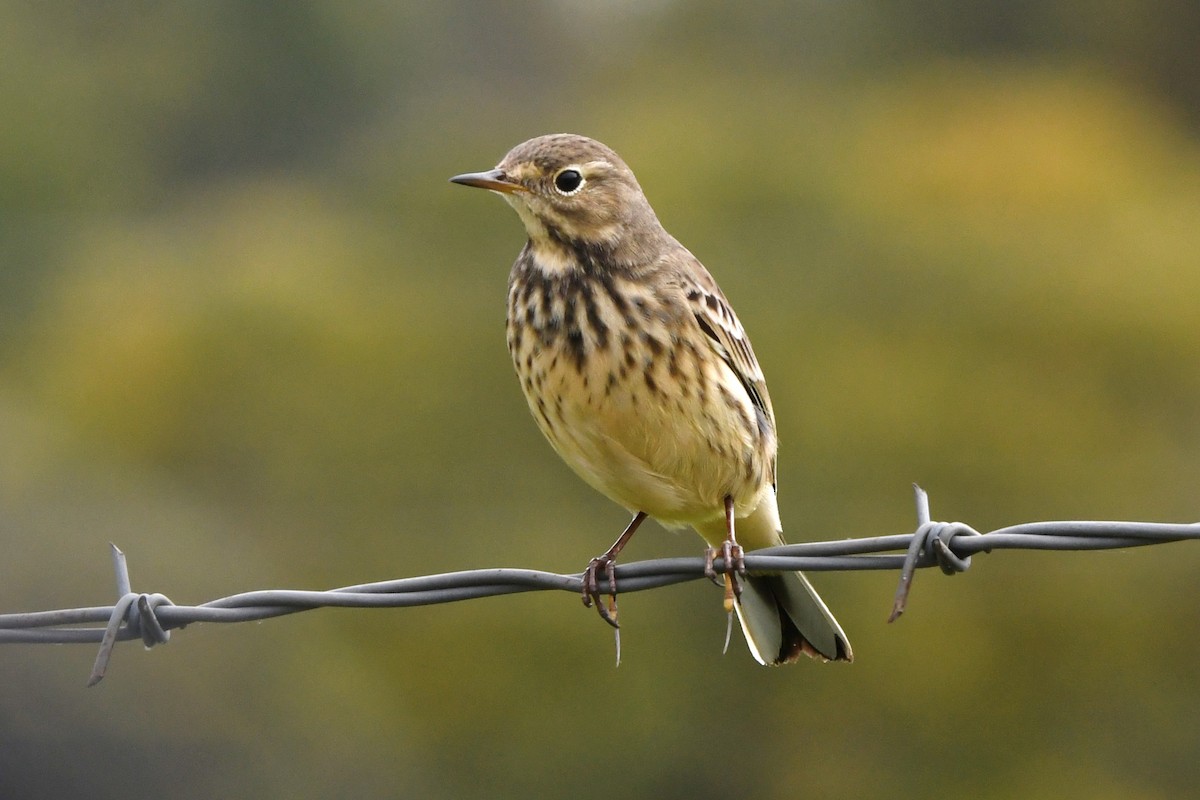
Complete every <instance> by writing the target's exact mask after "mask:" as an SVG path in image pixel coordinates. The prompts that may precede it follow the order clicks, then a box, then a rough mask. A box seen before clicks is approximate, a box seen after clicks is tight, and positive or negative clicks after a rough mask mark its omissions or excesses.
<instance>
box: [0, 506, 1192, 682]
mask: <svg viewBox="0 0 1200 800" xmlns="http://www.w3.org/2000/svg"><path fill="white" fill-rule="evenodd" d="M913 489H914V491H915V493H916V502H917V529H916V530H915V531H914V532H913V533H904V534H895V535H891V536H872V537H866V538H860V539H843V540H838V541H827V542H809V543H805V544H789V545H782V546H779V547H768V548H764V549H762V550H755V551H753V552H749V553H746V554H745V565H746V569H747V570H748V571H752V572H785V571H791V570H808V571H811V572H822V571H824V572H830V571H845V570H890V569H899V570H900V582H899V586H898V587H897V589H896V595H895V598H894V600H893V602H892V610H891V614H890V616H889V617H888V622H893V621H895V620H896V619H897V618H898V617H899V616H900V615H901V614H903V613H904V609H905V606H906V603H907V599H908V594H909V591H910V590H911V588H912V582H913V577H914V575H915V573H916V570H918V569H923V568H927V567H934V566H936V567H939V568H941V570H942V572H944V573H946V574H948V575H951V574H955V573H958V572H964V571H966V570H967V569H968V568H969V567H970V566H971V557H972V556H973V555H975V554H977V553H988V552H991V551H993V550H1108V549H1116V548H1125V547H1141V546H1145V545H1153V544H1165V543H1167V542H1177V541H1182V540H1187V539H1200V522H1193V523H1169V522H1090V521H1061V522H1029V523H1024V524H1020V525H1010V526H1007V527H1004V528H998V529H996V530H993V531H990V532H988V533H980V532H979V531H977V530H975V529H974V528H972V527H971V526H969V525H966V524H964V523H961V522H936V521H933V520H932V519H931V518H930V514H929V497H928V495H927V494H926V493H925V492H924V491H923V490H922V489H921V488H920V487H918V486H915V485H914V487H913ZM111 547H112V558H113V567H114V570H115V572H116V578H117V594H118V596H119V599H118V600H117V602H116V603H115V604H114V605H111V606H93V607H89V608H70V609H57V610H53V611H31V612H24V613H15V614H0V644H72V643H93V644H94V643H96V642H99V643H100V649H99V652H98V653H97V656H96V662H95V665H94V666H93V669H92V673H91V676H90V677H89V679H88V686H94V685H95V684H97V683H99V682H100V680H101V679H102V678H103V677H104V675H105V672H106V671H107V668H108V663H109V659H110V658H111V655H112V651H113V648H114V646H115V645H116V643H117V642H118V641H123V640H128V639H139V638H140V639H141V640H142V642H143V643H144V644H145V645H146V646H147V647H152V646H154V645H156V644H164V643H166V642H167V641H168V640H169V639H170V637H171V631H172V630H174V629H179V628H183V627H185V626H187V625H190V624H193V623H197V622H249V621H252V620H262V619H268V618H271V617H280V616H284V615H286V614H295V613H298V612H300V611H310V610H312V609H316V608H333V607H338V608H347V607H352V608H407V607H410V606H421V605H434V604H438V603H453V602H458V601H461V600H471V599H475V598H478V597H494V596H497V595H503V594H513V593H516V592H531V591H545V590H549V589H558V590H562V591H568V592H573V593H575V594H579V593H580V591H581V579H582V575H581V573H573V574H566V575H562V574H558V573H554V572H543V571H540V570H533V569H508V568H496V569H474V570H466V571H462V572H447V573H443V574H440V575H425V576H419V577H412V578H399V579H396V580H388V581H379V582H375V583H363V584H358V585H355V586H344V587H341V588H338V589H329V590H325V591H308V590H296V589H262V590H256V591H249V592H242V593H239V594H235V595H230V596H229V597H222V598H220V599H217V600H211V601H209V602H207V603H201V604H200V605H196V606H183V605H176V604H174V603H173V602H171V600H170V599H169V598H168V597H167V596H166V595H163V594H158V593H153V594H150V593H143V592H134V591H133V589H132V584H131V582H130V578H129V569H128V565H127V563H126V559H125V554H124V553H122V552H121V550H120V549H119V548H118V547H117V546H116V545H115V544H114V545H111ZM892 551H903V553H896V552H892ZM713 565H714V567H715V568H716V570H717V571H718V572H720V571H723V570H724V568H725V564H724V562H723V561H722V559H720V558H717V559H716V560H715V561H714V563H713ZM615 571H616V576H617V579H618V584H619V589H620V591H621V593H623V594H624V593H627V592H640V591H645V590H647V589H655V588H659V587H662V586H669V585H672V584H676V583H683V582H685V581H691V580H696V579H698V578H702V577H704V576H705V559H704V558H703V557H702V556H696V557H694V558H660V559H653V560H649V561H638V562H632V563H628V564H620V565H618V566H617V567H616V568H615ZM602 585H603V584H602ZM97 622H104V623H106V624H105V627H103V628H93V627H76V626H79V625H87V624H89V623H97Z"/></svg>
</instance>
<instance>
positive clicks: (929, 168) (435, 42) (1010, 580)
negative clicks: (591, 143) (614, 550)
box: [0, 0, 1200, 800]
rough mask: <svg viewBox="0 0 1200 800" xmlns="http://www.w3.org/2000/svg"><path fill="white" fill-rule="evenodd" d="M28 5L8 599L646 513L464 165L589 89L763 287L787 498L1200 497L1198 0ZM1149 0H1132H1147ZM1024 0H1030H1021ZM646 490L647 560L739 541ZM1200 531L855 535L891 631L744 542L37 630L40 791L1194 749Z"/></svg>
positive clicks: (4, 496) (641, 546) (261, 574)
mask: <svg viewBox="0 0 1200 800" xmlns="http://www.w3.org/2000/svg"><path fill="white" fill-rule="evenodd" d="M733 8H734V7H733V6H730V7H729V8H726V4H719V3H701V4H684V3H670V2H662V3H652V4H642V5H638V4H615V5H609V6H605V7H604V10H599V9H598V8H597V7H594V6H593V5H591V4H585V3H579V2H574V0H562V1H561V2H559V3H539V2H532V0H528V1H527V2H522V3H519V4H516V5H515V6H512V5H506V6H504V7H503V9H501V8H499V7H487V8H483V9H477V8H475V7H474V6H473V5H472V4H468V3H460V2H449V3H440V4H432V5H430V4H411V5H409V6H408V7H398V8H389V7H386V6H383V5H374V4H341V5H335V4H331V3H330V4H308V3H255V4H243V3H234V2H212V3H205V4H176V3H162V4H153V3H151V4H140V3H125V2H110V3H92V2H87V3H77V4H75V3H66V2H61V3H54V4H49V5H42V4H33V3H21V2H10V3H5V4H0V108H3V109H4V118H5V122H4V124H2V125H0V442H2V443H3V446H0V536H2V537H3V538H2V541H3V542H4V544H5V545H6V546H5V548H4V566H3V568H0V576H2V577H0V611H17V610H34V609H42V608H52V607H70V606H77V605H93V604H94V605H99V604H102V603H106V602H109V600H110V598H111V597H112V593H113V591H114V589H113V587H112V580H111V578H110V574H109V567H108V557H107V553H106V549H105V548H106V545H107V542H108V541H110V540H111V541H114V542H116V543H118V544H119V545H120V546H121V547H122V549H124V550H125V551H126V552H127V554H128V555H129V559H130V566H131V570H132V574H133V581H134V587H135V589H139V590H144V591H162V592H165V593H167V594H169V595H171V596H172V598H173V599H174V600H176V601H177V602H181V603H183V602H188V603H190V602H199V601H203V600H207V599H210V598H212V597H216V596H219V595H221V594H225V593H231V592H235V591H241V590H246V589H253V588H264V587H268V586H269V587H295V588H300V587H308V588H324V587H329V586H336V585H342V584H347V583H354V582H360V581H366V580H372V579H383V578H387V577H399V576H403V575H416V574H425V573H431V572H438V571H444V570H452V569H465V568H472V567H484V566H529V567H537V568H543V569H551V570H556V571H575V570H578V569H581V568H582V567H583V566H584V564H585V563H586V561H587V559H588V558H589V557H591V556H592V555H595V554H596V553H598V552H600V551H601V550H602V549H603V548H604V547H606V546H607V545H608V543H609V542H610V540H611V539H612V538H613V536H615V534H616V533H617V532H618V531H619V529H620V527H621V526H622V525H623V524H624V522H625V521H626V520H625V518H624V512H622V511H621V510H619V509H617V508H615V507H613V506H612V505H611V504H609V503H608V502H607V501H605V500H604V499H603V498H600V497H598V496H596V495H595V494H594V493H593V492H592V491H591V490H590V489H588V488H587V487H586V486H584V485H583V484H582V483H581V482H580V481H578V480H577V479H576V478H574V476H573V475H571V474H570V473H569V472H568V470H567V469H566V468H565V467H563V466H562V465H561V464H560V463H559V462H558V459H557V458H556V457H555V456H554V454H553V453H552V452H551V451H550V449H549V447H547V446H546V445H545V443H544V442H543V441H542V440H541V438H540V436H539V435H538V433H537V430H536V428H535V426H534V424H533V422H532V421H531V420H530V419H529V418H528V414H527V412H526V410H525V406H524V402H523V401H522V399H521V397H520V393H519V391H518V388H517V386H516V383H515V379H514V378H513V377H512V375H511V370H510V367H509V363H508V355H507V353H506V352H505V348H504V343H503V339H504V337H503V308H504V306H503V299H504V287H505V279H506V275H507V269H508V265H509V264H510V263H511V260H512V259H513V257H515V255H516V252H517V250H518V248H519V246H520V244H521V232H520V226H519V224H518V222H517V220H516V219H515V217H514V216H513V215H512V213H511V211H509V210H508V209H507V208H506V207H504V206H503V204H501V203H499V202H496V201H494V200H493V199H490V198H488V197H486V196H481V195H478V194H476V193H471V192H466V191H462V190H461V189H458V188H457V187H453V186H451V185H450V184H448V183H447V182H446V178H448V177H449V176H450V175H453V174H456V173H459V172H463V171H466V170H475V169H483V168H487V167H489V166H491V165H492V164H494V163H495V162H496V161H497V160H498V159H499V158H500V157H501V156H502V155H503V153H504V152H505V150H506V149H507V148H508V147H509V146H511V145H513V144H515V143H517V142H518V141H520V140H522V139H524V138H526V137H528V136H532V135H535V134H539V133H547V132H552V131H555V130H573V131H576V132H579V133H585V134H588V135H591V136H595V137H597V138H599V139H601V140H603V141H605V142H607V143H608V144H610V145H612V146H613V147H614V148H615V149H617V150H618V152H620V153H622V155H623V156H625V158H626V160H627V161H629V163H630V164H631V165H632V166H633V168H634V169H635V171H636V172H637V173H638V176H639V178H640V180H641V182H642V185H643V187H644V189H645V190H646V193H647V195H648V196H649V197H650V200H651V202H652V203H653V204H654V205H655V207H656V209H657V211H658V213H659V216H660V217H661V218H662V219H663V221H664V223H665V224H666V226H667V228H668V229H669V230H671V231H672V232H673V233H674V234H675V235H676V236H677V237H679V238H680V239H681V240H682V241H683V242H685V243H686V244H687V245H688V246H689V247H691V249H693V250H694V251H695V252H696V253H697V254H698V255H699V256H700V257H701V258H702V259H703V261H704V262H705V263H706V264H707V265H708V266H709V267H710V269H712V271H713V272H714V273H716V275H717V277H718V278H719V280H720V281H721V283H722V285H723V286H724V288H725V290H726V292H727V293H728V294H729V295H730V297H731V299H732V300H733V301H734V303H735V304H736V306H737V308H738V310H739V313H740V315H741V316H742V318H743V320H744V322H745V323H746V325H747V326H748V328H749V329H750V332H751V334H752V336H753V338H754V342H755V347H756V349H757V351H758V354H759V357H760V360H761V361H762V363H763V365H764V368H765V370H766V372H767V375H768V377H769V380H770V385H771V391H772V397H773V399H774V401H775V407H776V413H777V415H778V417H779V421H780V427H781V432H782V447H783V450H782V454H781V464H780V475H781V487H780V489H781V506H782V511H783V516H784V524H785V527H786V529H787V530H788V531H789V535H790V537H791V538H792V539H794V540H801V539H813V538H837V537H843V536H859V535H871V534H882V533H895V532H901V531H904V530H908V529H910V528H911V526H912V519H913V513H912V511H911V507H910V499H909V488H908V486H909V483H910V482H912V481H914V480H915V481H918V482H920V483H921V484H922V485H923V486H925V487H926V488H927V489H928V490H929V491H930V493H931V497H932V503H933V512H934V516H935V517H939V518H954V519H962V520H964V521H966V522H968V523H970V524H972V525H975V526H976V527H979V528H988V527H996V526H1000V525H1004V524H1009V523H1015V522H1024V521H1030V520H1034V519H1051V518H1053V519H1061V518H1121V519H1154V520H1180V521H1183V520H1189V519H1197V518H1200V504H1198V502H1197V493H1196V484H1197V477H1198V476H1200V369H1197V356H1198V355H1200V313H1198V311H1197V307H1198V303H1197V299H1198V298H1200V135H1198V134H1200V117H1197V114H1196V109H1197V108H1200V100H1198V98H1200V67H1198V66H1197V51H1196V48H1195V37H1194V36H1190V37H1189V36H1185V35H1184V34H1183V32H1184V31H1187V30H1189V29H1190V30H1192V31H1195V30H1196V26H1197V19H1196V17H1197V12H1195V11H1191V10H1188V9H1185V8H1184V7H1183V5H1181V4H1171V3H1156V2H1134V3H1128V4H1126V5H1125V6H1124V7H1123V8H1124V9H1125V11H1124V12H1123V13H1125V15H1126V16H1125V17H1124V18H1121V19H1118V18H1116V17H1117V15H1116V14H1115V12H1114V15H1113V19H1112V20H1111V26H1112V29H1111V30H1109V27H1108V26H1107V25H1102V24H1101V21H1100V20H1097V18H1096V16H1095V15H1094V14H1093V13H1091V12H1086V13H1085V12H1084V10H1083V8H1082V4H1079V3H1075V2H1067V0H1062V1H1061V2H1052V3H1045V4H1042V5H1041V7H1039V8H1037V9H1035V8H1032V7H1026V6H1025V5H1022V6H1021V9H1022V10H1021V12H1020V13H1021V14H1022V15H1023V16H1022V18H1021V19H1008V18H1005V17H1004V16H1003V15H1001V14H1000V12H998V11H996V10H994V9H991V4H982V3H980V4H971V3H966V4H959V3H954V4H951V3H937V4H932V5H929V6H925V5H924V4H913V3H880V2H851V3H844V4H802V5H800V6H799V7H792V6H790V5H788V4H771V3H764V4H757V5H751V6H747V5H746V4H738V5H737V6H736V9H737V10H736V11H735V10H733ZM1114 9H1115V7H1114ZM1010 13H1011V14H1014V15H1015V14H1017V12H1016V11H1011V12H1010ZM699 548H700V541H699V539H697V538H695V537H693V536H691V535H690V534H689V535H686V536H676V535H674V534H667V533H663V532H662V531H661V530H659V529H657V528H656V527H655V526H648V527H647V528H646V529H645V532H644V533H642V534H640V535H639V538H638V539H637V540H635V541H634V543H633V544H632V545H631V547H630V550H629V551H627V552H628V554H629V556H630V557H631V558H643V557H651V556H655V555H666V554H672V555H680V554H696V553H699ZM1198 557H1200V555H1198V554H1197V552H1196V550H1195V548H1194V547H1188V546H1186V545H1175V546H1168V547H1161V548H1145V549H1142V550H1139V551H1130V552H1121V553H1109V554H1061V555H1059V554H1046V555H1030V554H1002V555H995V556H990V557H989V556H981V557H979V558H977V559H976V562H975V566H974V568H973V570H972V571H971V572H970V573H969V574H968V575H967V576H964V577H959V578H955V579H953V580H947V579H945V578H942V577H941V576H940V575H937V574H934V573H928V574H923V575H922V576H921V577H920V578H918V583H917V586H916V588H915V589H914V593H913V597H912V601H911V604H910V607H909V612H908V614H906V616H905V617H904V619H903V620H902V621H901V622H899V623H897V624H896V625H893V626H886V625H884V624H883V621H884V619H885V618H886V616H887V612H888V609H889V607H890V602H891V592H892V589H893V586H894V583H893V581H894V577H895V576H894V575H891V574H875V573H870V574H868V573H858V574H847V575H818V576H816V582H817V583H818V584H819V585H820V587H821V590H822V594H823V595H824V596H825V597H826V598H827V600H828V601H829V603H830V604H831V605H832V606H834V608H835V610H836V611H837V612H838V617H839V619H840V620H841V621H842V623H843V625H844V626H845V628H846V630H847V633H848V634H849V636H850V638H851V640H852V641H853V643H854V648H855V653H856V656H857V657H858V661H857V662H856V663H855V664H854V665H852V666H849V667H845V666H840V665H836V666H824V667H823V666H821V665H816V664H804V665H799V666H797V667H791V668H786V669H776V670H765V669H762V668H759V667H757V666H756V665H755V664H754V663H753V662H752V661H751V659H750V657H749V656H748V655H747V654H746V653H745V652H744V651H743V650H742V646H741V645H740V643H738V644H735V645H734V646H732V647H731V652H730V653H729V654H728V655H726V656H724V657H722V656H721V655H720V645H721V640H722V636H723V634H724V617H723V615H722V613H721V610H720V600H719V592H718V591H717V590H715V589H713V588H712V587H709V586H706V585H702V584H700V583H697V584H691V585H688V586H685V587H680V588H675V589H668V590H662V591H658V592H652V593H646V594H640V595H631V596H629V597H627V598H624V599H623V600H622V603H621V612H622V622H623V623H624V631H623V663H622V666H621V667H620V668H619V669H614V668H613V666H612V646H611V636H610V635H609V632H608V630H607V629H606V628H605V627H604V626H603V625H602V624H600V623H599V622H598V621H597V620H596V619H595V618H594V617H595V615H594V613H592V612H587V611H585V610H584V609H582V607H581V606H580V605H579V603H578V601H577V600H576V599H574V598H572V597H569V596H565V595H563V596H551V595H538V596H518V597H512V598H502V599H496V600H488V601H480V602H475V603H465V604H457V605H450V606H441V607H434V608H422V609H412V610H403V611H327V612H316V613H312V614H305V615H299V616H295V617H289V618H286V619H282V620H276V621H272V622H267V623H264V624H262V625H256V626H240V627H220V628H218V627H215V626H208V627H205V626H199V627H195V628H193V629H189V630H187V631H185V632H182V633H180V634H177V636H176V638H175V639H173V641H172V642H171V643H170V645H168V646H166V647H162V648H157V649H155V650H154V651H153V652H150V653H142V652H140V650H139V648H137V647H136V646H134V645H132V644H130V645H125V646H123V647H121V648H119V649H118V651H117V653H116V654H115V656H114V659H113V666H112V671H111V674H110V676H109V677H108V678H107V679H106V680H105V681H104V683H103V684H101V686H100V687H98V688H97V689H94V690H91V691H86V692H85V691H84V690H83V688H82V687H83V683H84V680H85V678H86V675H87V672H88V669H89V667H90V664H91V659H92V658H93V656H94V651H93V650H92V649H91V648H88V647H70V648H49V647H37V648H34V647H16V646H12V647H7V648H5V649H4V650H3V651H2V652H0V680H2V682H3V686H4V687H5V688H4V690H3V691H0V745H2V746H0V796H3V797H14V798H16V797H67V796H87V797H96V798H107V797H114V798H115V797H128V796H131V794H132V795H133V796H143V795H144V796H163V797H173V798H176V797H178V798H191V797H196V798H202V797H203V798H208V797H214V796H237V797H313V798H316V797H340V796H384V797H422V798H441V797H446V798H451V797H453V798H459V797H473V796H487V797H490V798H508V797H563V796H573V797H574V796H577V797H592V796H603V797H628V798H641V797H646V798H656V799H661V798H676V797H678V798H708V797H712V798H718V797H730V796H744V797H756V798H780V799H782V798H794V797H801V796H818V795H820V796H845V797H906V796H928V797H962V796H970V797H979V798H993V797H994V798H1011V797H1021V798H1029V799H1030V800H1032V799H1033V798H1043V797H1044V798H1085V797H1086V798H1134V797H1136V798H1174V797H1180V796H1184V795H1185V794H1187V793H1188V792H1190V791H1193V790H1194V786H1195V785H1196V783H1197V781H1200V769H1198V768H1197V766H1196V759H1195V753H1194V749H1195V742H1196V741H1198V740H1200V721H1198V720H1200V716H1198V715H1197V714H1196V708H1197V707H1198V706H1200V683H1198V682H1197V680H1196V670H1195V665H1196V663H1197V662H1198V660H1200V644H1198V642H1200V636H1197V631H1196V620H1197V618H1198V615H1197V602H1198V601H1197V596H1196V580H1195V565H1196V564H1197V559H1198Z"/></svg>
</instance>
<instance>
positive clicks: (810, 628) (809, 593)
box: [736, 572, 854, 665]
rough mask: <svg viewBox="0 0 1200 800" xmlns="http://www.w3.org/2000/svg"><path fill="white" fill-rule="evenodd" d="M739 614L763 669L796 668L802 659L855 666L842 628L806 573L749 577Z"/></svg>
mask: <svg viewBox="0 0 1200 800" xmlns="http://www.w3.org/2000/svg"><path fill="white" fill-rule="evenodd" d="M736 608H737V615H738V621H739V622H741V623H742V632H743V633H744V634H745V635H746V643H747V644H748V645H749V646H750V652H751V653H752V654H753V655H754V658H755V659H757V661H758V662H759V663H760V664H771V665H774V664H790V663H791V662H793V661H796V660H798V659H799V658H800V656H801V654H803V655H806V656H809V657H810V658H819V659H822V660H824V661H853V660H854V651H852V650H851V649H850V642H849V641H847V639H846V634H845V633H843V632H842V627H841V626H840V625H838V623H837V620H836V619H834V618H833V614H830V613H829V609H828V608H827V607H826V606H825V603H824V602H823V601H822V600H821V598H820V596H819V595H818V594H817V591H816V589H814V588H813V587H812V584H810V583H809V582H808V579H807V578H805V577H804V573H802V572H785V573H783V574H780V575H755V574H753V573H751V574H749V575H747V576H746V577H745V578H744V579H743V581H742V595H741V598H740V599H739V600H738V602H737V604H736Z"/></svg>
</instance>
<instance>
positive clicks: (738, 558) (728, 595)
mask: <svg viewBox="0 0 1200 800" xmlns="http://www.w3.org/2000/svg"><path fill="white" fill-rule="evenodd" d="M718 556H720V558H721V561H722V562H723V563H724V569H722V570H721V577H722V579H723V580H721V581H720V582H718V581H717V570H716V568H715V567H714V566H713V562H714V561H716V559H717V557H718ZM704 574H705V575H706V576H707V577H708V579H709V580H710V581H712V582H713V583H719V585H724V587H725V610H726V611H728V612H731V613H732V612H733V606H734V602H735V601H736V600H740V599H741V598H742V584H741V581H739V580H738V576H740V575H745V574H746V554H745V552H744V551H743V550H742V546H741V545H740V544H738V543H737V542H734V541H730V540H729V539H726V540H725V541H724V542H721V546H720V547H710V548H708V549H707V550H705V551H704Z"/></svg>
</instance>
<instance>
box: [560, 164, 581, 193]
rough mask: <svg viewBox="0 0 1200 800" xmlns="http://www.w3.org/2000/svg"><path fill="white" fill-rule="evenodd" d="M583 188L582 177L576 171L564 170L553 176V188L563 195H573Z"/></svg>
mask: <svg viewBox="0 0 1200 800" xmlns="http://www.w3.org/2000/svg"><path fill="white" fill-rule="evenodd" d="M581 186H583V176H582V175H580V174H579V170H577V169H564V170H563V171H562V172H560V173H558V174H557V175H555V176H554V188H555V189H558V190H559V191H560V192H562V193H563V194H574V193H575V192H578V191H579V189H580V187H581Z"/></svg>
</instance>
